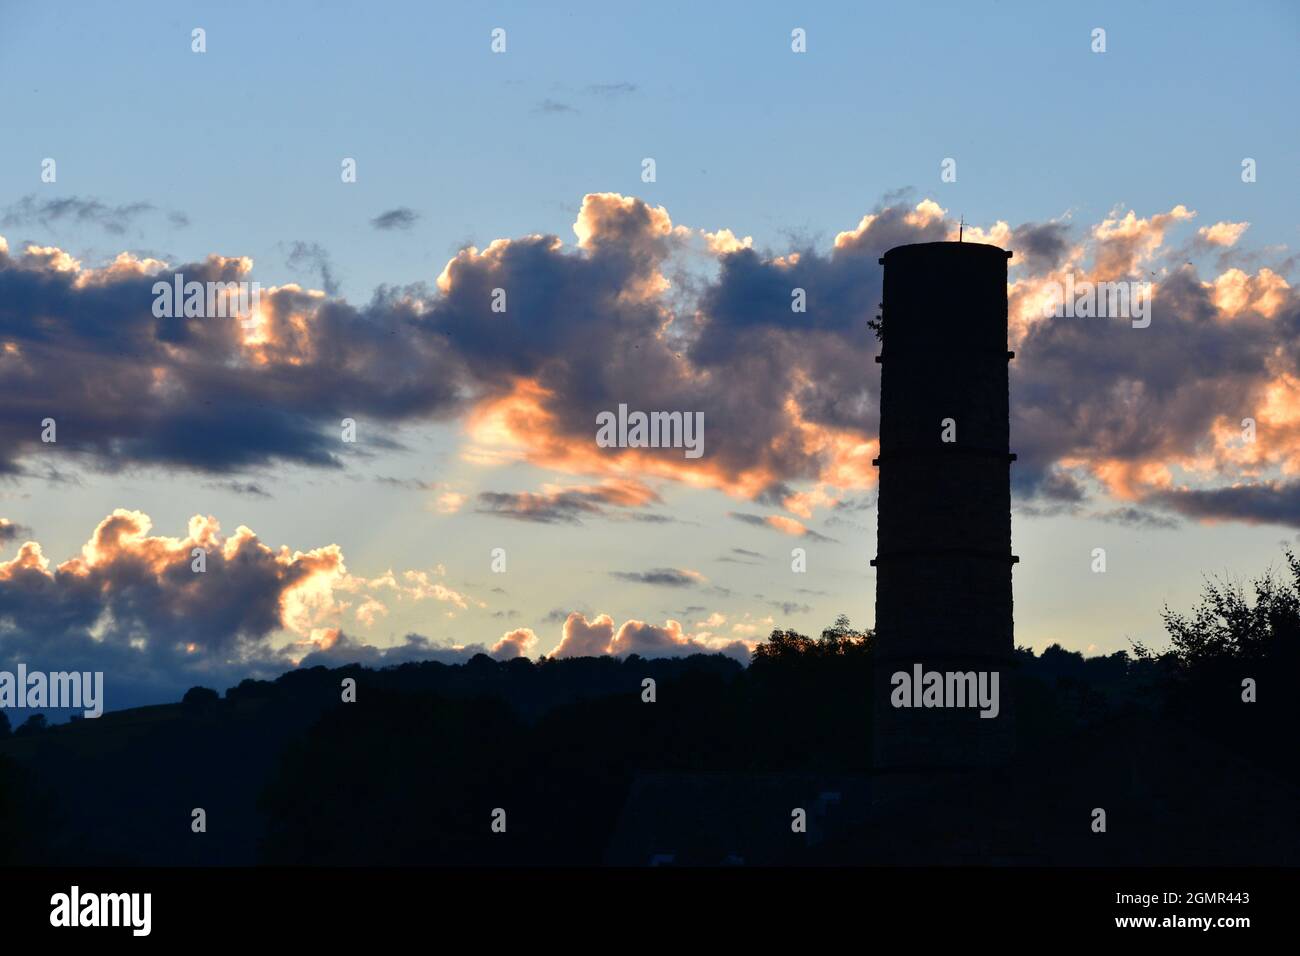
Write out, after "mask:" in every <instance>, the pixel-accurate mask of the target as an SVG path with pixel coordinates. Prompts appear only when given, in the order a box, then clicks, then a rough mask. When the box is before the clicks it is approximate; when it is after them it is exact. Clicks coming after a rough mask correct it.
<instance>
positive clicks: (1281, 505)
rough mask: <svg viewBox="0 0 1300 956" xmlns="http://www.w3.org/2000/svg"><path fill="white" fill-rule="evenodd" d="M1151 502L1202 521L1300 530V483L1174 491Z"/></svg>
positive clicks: (1160, 495)
mask: <svg viewBox="0 0 1300 956" xmlns="http://www.w3.org/2000/svg"><path fill="white" fill-rule="evenodd" d="M1150 500H1151V501H1153V502H1155V503H1158V504H1161V505H1164V506H1166V507H1168V508H1172V509H1173V510H1174V511H1177V512H1178V513H1179V514H1183V515H1186V516H1187V517H1189V518H1196V519H1199V520H1202V521H1210V522H1213V521H1241V522H1244V523H1246V524H1280V525H1286V526H1288V527H1291V528H1300V481H1287V482H1282V481H1266V482H1252V483H1247V484H1239V485H1231V486H1227V487H1222V488H1204V489H1194V488H1171V489H1169V490H1167V491H1160V492H1156V493H1155V494H1153V495H1151V496H1150Z"/></svg>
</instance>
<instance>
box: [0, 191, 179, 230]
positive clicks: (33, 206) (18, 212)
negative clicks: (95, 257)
mask: <svg viewBox="0 0 1300 956" xmlns="http://www.w3.org/2000/svg"><path fill="white" fill-rule="evenodd" d="M154 209H155V207H154V205H153V204H152V203H147V202H133V203H124V204H121V205H117V206H110V205H108V204H107V203H103V202H100V201H99V200H98V199H86V198H80V197H77V196H67V197H64V198H61V199H40V198H38V197H36V196H35V195H27V196H24V197H23V198H22V199H19V200H18V201H17V202H13V203H10V204H9V205H8V206H7V207H6V208H5V211H4V215H3V216H0V226H29V225H35V224H39V225H42V226H46V227H50V226H57V225H60V224H61V223H63V222H65V221H67V222H70V223H73V224H75V225H77V226H99V227H100V228H101V229H103V230H104V231H105V232H109V233H112V234H114V235H121V234H122V233H124V232H126V230H127V229H128V228H129V227H130V226H131V224H132V223H133V222H134V221H135V220H136V219H138V218H139V217H140V216H142V215H144V214H145V213H149V212H153V211H154ZM173 215H182V216H183V215H184V214H183V213H181V214H175V213H174V214H173ZM187 221H188V220H187Z"/></svg>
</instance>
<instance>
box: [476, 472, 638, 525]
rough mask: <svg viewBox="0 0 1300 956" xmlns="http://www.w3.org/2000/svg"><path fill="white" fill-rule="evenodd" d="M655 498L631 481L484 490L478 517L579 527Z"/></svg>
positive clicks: (479, 499) (479, 498) (480, 494)
mask: <svg viewBox="0 0 1300 956" xmlns="http://www.w3.org/2000/svg"><path fill="white" fill-rule="evenodd" d="M659 500H660V498H659V496H658V495H657V494H655V493H654V492H653V491H651V490H650V489H649V488H647V487H646V486H644V485H640V484H638V483H635V482H615V483H611V484H607V485H597V486H589V487H578V488H562V489H554V490H548V491H541V492H531V491H524V492H517V493H511V492H500V491H484V492H480V493H479V496H478V503H479V507H478V508H477V509H476V510H477V511H478V513H479V514H489V515H496V516H498V517H501V518H513V519H515V520H517V521H532V522H537V523H539V524H581V523H582V520H583V519H584V518H593V517H605V516H608V515H610V514H611V509H625V508H632V507H636V506H639V505H642V504H645V503H649V502H658V501H659Z"/></svg>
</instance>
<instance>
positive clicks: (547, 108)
mask: <svg viewBox="0 0 1300 956" xmlns="http://www.w3.org/2000/svg"><path fill="white" fill-rule="evenodd" d="M533 112H534V113H576V112H578V111H577V110H576V109H574V108H573V107H572V106H570V105H569V104H568V103H561V102H560V101H559V100H552V99H545V100H542V101H541V102H540V103H538V104H537V106H536V107H535V108H534V109H533Z"/></svg>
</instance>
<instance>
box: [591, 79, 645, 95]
mask: <svg viewBox="0 0 1300 956" xmlns="http://www.w3.org/2000/svg"><path fill="white" fill-rule="evenodd" d="M586 92H588V93H590V94H592V95H593V96H627V95H628V94H629V93H635V92H636V84H635V83H628V82H626V81H624V82H620V83H592V84H590V85H589V86H587V88H586Z"/></svg>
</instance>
